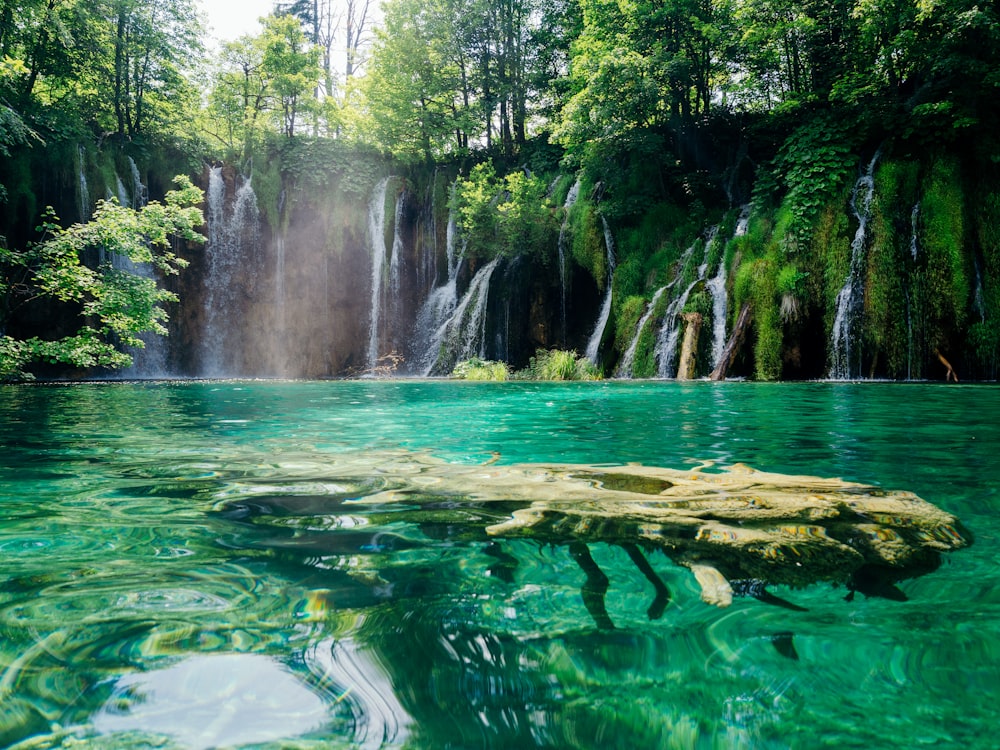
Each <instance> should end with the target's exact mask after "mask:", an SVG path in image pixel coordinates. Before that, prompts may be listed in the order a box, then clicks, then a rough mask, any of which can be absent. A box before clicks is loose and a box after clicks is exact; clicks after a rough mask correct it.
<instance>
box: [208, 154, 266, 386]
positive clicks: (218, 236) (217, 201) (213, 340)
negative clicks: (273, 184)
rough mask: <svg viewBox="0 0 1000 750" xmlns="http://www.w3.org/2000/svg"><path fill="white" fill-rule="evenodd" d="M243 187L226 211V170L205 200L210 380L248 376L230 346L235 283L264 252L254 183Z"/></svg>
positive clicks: (216, 174) (215, 174)
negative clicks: (245, 269)
mask: <svg viewBox="0 0 1000 750" xmlns="http://www.w3.org/2000/svg"><path fill="white" fill-rule="evenodd" d="M237 180H238V181H240V185H239V187H238V188H237V190H236V194H235V196H234V197H233V200H232V206H231V208H230V209H229V210H227V199H226V183H225V180H224V179H223V176H222V167H213V168H212V169H211V170H210V171H209V176H208V191H207V193H206V195H205V219H206V223H207V225H208V241H207V243H206V245H205V259H206V264H205V266H206V267H205V277H204V300H203V304H204V326H203V330H202V334H201V339H200V354H201V357H200V360H201V367H200V374H201V375H202V376H205V377H227V376H235V375H243V374H245V373H243V372H240V369H239V363H238V361H237V357H238V355H239V352H237V351H234V348H233V346H232V345H231V331H233V330H239V328H240V321H239V319H238V317H239V311H238V309H237V305H236V295H237V294H238V285H237V284H236V277H237V274H238V272H240V271H241V270H242V267H243V266H244V265H245V264H246V263H247V262H248V260H249V259H254V260H256V256H257V255H258V253H259V250H260V247H259V245H260V211H259V209H258V207H257V196H256V195H255V194H254V191H253V186H252V185H251V183H250V179H249V178H241V177H237Z"/></svg>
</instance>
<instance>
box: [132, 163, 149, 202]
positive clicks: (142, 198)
mask: <svg viewBox="0 0 1000 750" xmlns="http://www.w3.org/2000/svg"><path fill="white" fill-rule="evenodd" d="M128 166H129V172H130V173H131V175H132V208H142V207H143V206H145V205H146V204H147V203H148V202H149V189H148V188H147V187H146V186H145V185H143V184H142V175H141V174H139V167H138V165H136V163H135V159H133V158H132V157H131V156H130V157H128Z"/></svg>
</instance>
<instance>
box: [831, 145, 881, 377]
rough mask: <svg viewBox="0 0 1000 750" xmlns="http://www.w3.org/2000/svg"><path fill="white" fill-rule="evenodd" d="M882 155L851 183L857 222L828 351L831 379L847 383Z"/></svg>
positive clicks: (852, 369) (852, 367)
mask: <svg viewBox="0 0 1000 750" xmlns="http://www.w3.org/2000/svg"><path fill="white" fill-rule="evenodd" d="M880 154H881V152H879V151H876V152H875V155H874V156H873V157H872V160H871V161H870V162H869V163H868V167H867V169H865V172H864V174H862V175H861V177H859V178H858V181H857V182H856V183H855V184H854V191H853V193H852V194H851V212H852V213H853V214H854V218H855V219H856V220H857V222H858V228H857V231H856V232H855V233H854V239H853V240H852V241H851V266H850V270H849V271H848V274H847V278H846V279H845V281H844V286H843V287H842V288H841V290H840V292H839V293H838V294H837V313H836V316H835V317H834V321H833V331H832V333H831V340H830V351H831V357H832V364H831V366H830V378H831V379H833V380H847V379H849V378H851V377H852V376H854V375H855V374H856V373H857V372H858V367H856V365H860V362H855V361H854V360H855V359H856V357H854V356H852V354H853V352H852V350H853V348H854V343H855V341H854V340H855V338H856V335H857V328H858V324H859V322H860V318H861V306H862V301H863V299H862V297H863V292H864V288H863V284H864V256H865V241H866V239H867V232H868V219H869V217H870V214H871V204H872V198H873V197H874V195H875V164H876V163H877V162H878V158H879V156H880Z"/></svg>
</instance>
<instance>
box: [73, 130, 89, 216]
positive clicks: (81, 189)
mask: <svg viewBox="0 0 1000 750" xmlns="http://www.w3.org/2000/svg"><path fill="white" fill-rule="evenodd" d="M77 153H78V156H79V160H80V161H79V164H78V167H77V196H76V201H77V208H78V210H79V211H80V221H81V222H84V221H89V220H90V215H91V214H90V189H89V188H88V187H87V173H86V169H85V166H86V158H87V152H86V151H84V148H83V146H80V147H79V148H78V149H77Z"/></svg>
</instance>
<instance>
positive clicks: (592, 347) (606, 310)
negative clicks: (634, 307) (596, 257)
mask: <svg viewBox="0 0 1000 750" xmlns="http://www.w3.org/2000/svg"><path fill="white" fill-rule="evenodd" d="M601 222H602V223H603V224H604V245H605V247H606V248H607V250H608V273H607V282H606V285H605V286H606V288H605V290H604V301H603V302H602V303H601V314H600V315H599V316H598V318H597V325H595V326H594V332H593V333H592V334H590V340H589V341H588V342H587V353H586V355H585V356H586V357H587V359H589V360H590V361H591V362H593V363H594V364H595V365H596V364H597V353H598V350H599V349H600V347H601V339H602V338H604V329H605V328H606V327H607V325H608V318H609V317H610V316H611V289H612V287H613V286H614V279H615V241H614V237H612V236H611V227H609V226H608V220H607V219H605V218H604V217H603V216H602V217H601Z"/></svg>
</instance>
